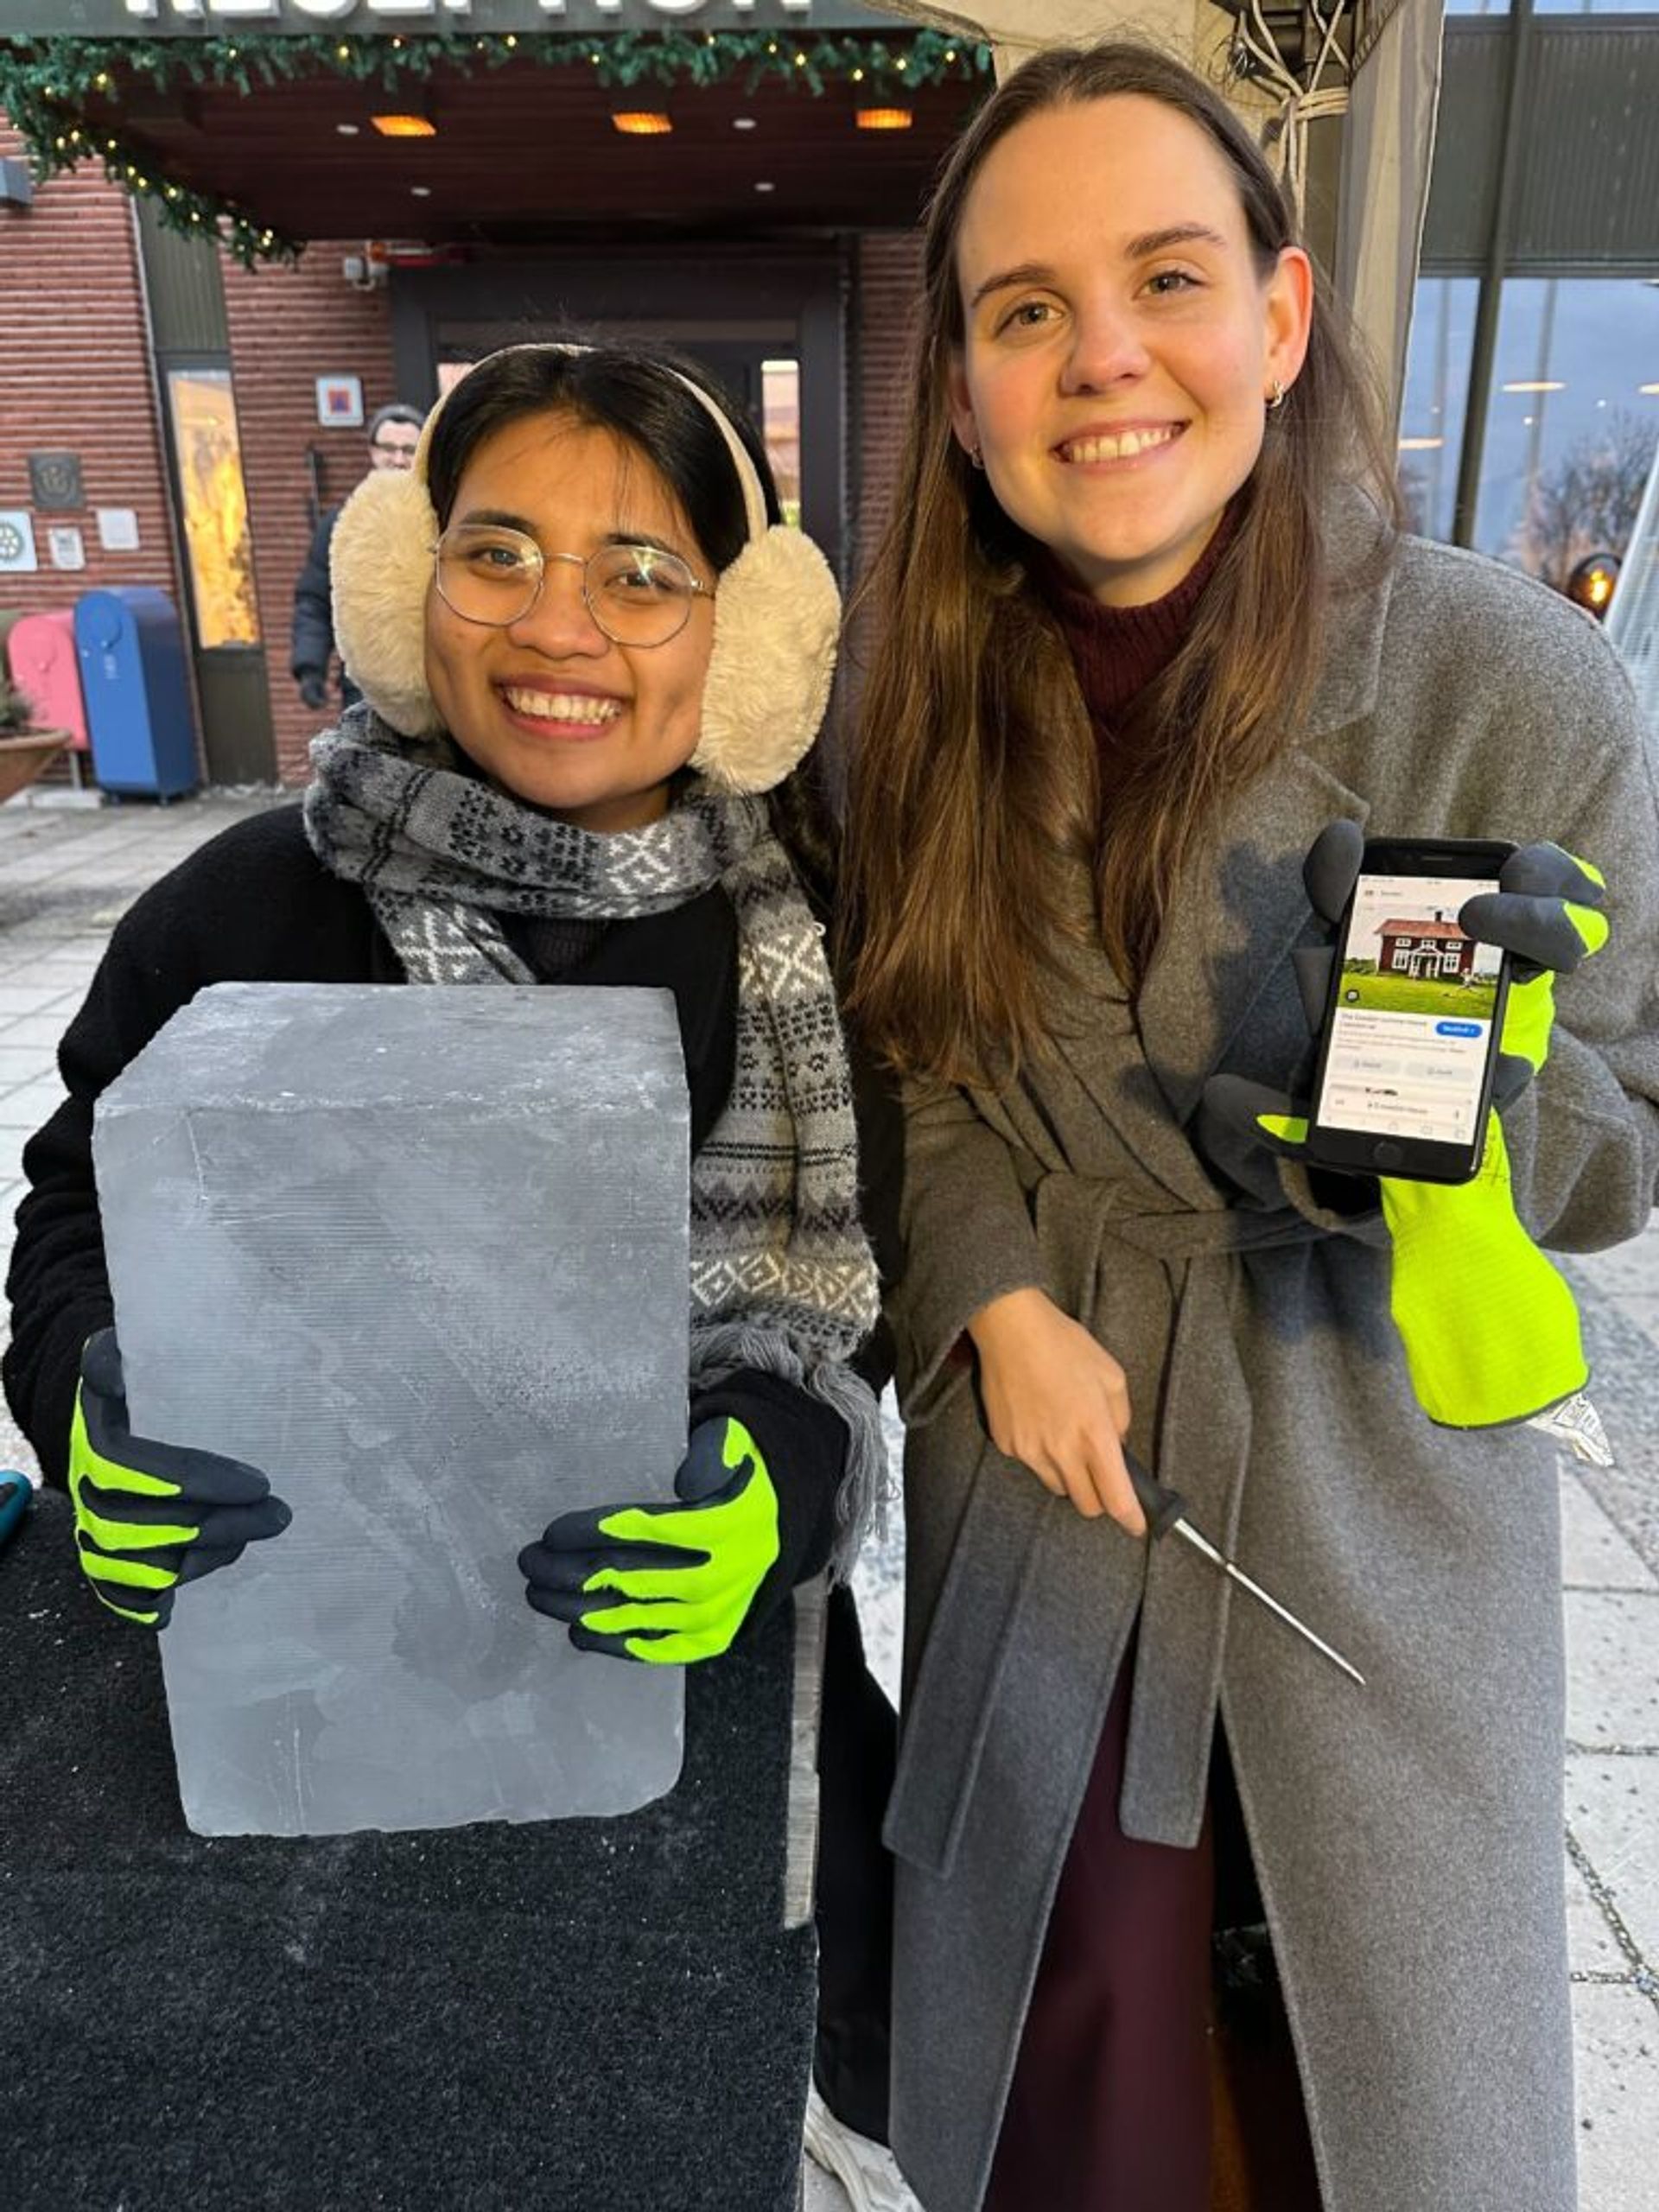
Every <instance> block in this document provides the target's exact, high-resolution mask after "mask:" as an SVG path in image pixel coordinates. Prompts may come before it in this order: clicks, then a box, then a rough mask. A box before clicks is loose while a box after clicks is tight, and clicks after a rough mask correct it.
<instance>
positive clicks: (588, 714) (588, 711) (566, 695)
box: [502, 686, 622, 722]
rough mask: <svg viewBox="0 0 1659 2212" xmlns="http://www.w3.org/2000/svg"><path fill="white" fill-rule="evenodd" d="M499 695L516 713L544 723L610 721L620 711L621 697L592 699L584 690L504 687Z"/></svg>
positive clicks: (613, 719)
mask: <svg viewBox="0 0 1659 2212" xmlns="http://www.w3.org/2000/svg"><path fill="white" fill-rule="evenodd" d="M502 696H504V697H505V700H506V702H507V704H508V705H509V706H510V707H511V708H512V710H513V712H514V713H515V714H519V715H535V716H536V718H537V721H544V722H613V721H615V720H616V718H617V716H618V715H620V713H621V711H622V702H621V701H620V699H595V698H594V696H593V695H592V693H591V692H585V691H518V690H512V689H510V688H508V687H505V686H504V687H503V692H502Z"/></svg>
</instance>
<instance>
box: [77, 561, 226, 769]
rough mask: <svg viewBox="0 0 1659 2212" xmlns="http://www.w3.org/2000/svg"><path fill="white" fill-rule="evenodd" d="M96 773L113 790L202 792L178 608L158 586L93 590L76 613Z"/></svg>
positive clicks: (93, 764)
mask: <svg viewBox="0 0 1659 2212" xmlns="http://www.w3.org/2000/svg"><path fill="white" fill-rule="evenodd" d="M75 651H76V653H77V655H78V656H79V660H80V684H81V690H82V691H83V692H84V693H85V695H86V724H87V728H88V731H89V733H90V734H91V737H92V769H93V772H94V773H95V775H96V776H97V778H98V780H99V784H100V785H102V786H103V788H104V789H105V791H116V792H122V791H143V792H144V793H145V794H146V795H147V796H149V797H150V798H176V797H177V796H178V794H179V793H180V792H181V791H194V789H195V787H196V785H197V783H198V782H199V781H200V778H199V777H198V775H197V773H196V728H195V722H194V719H193V718H192V715H191V712H190V686H189V683H188V680H187V678H186V675H185V667H184V632H183V630H182V628H181V626H180V623H179V617H178V611H177V609H176V608H175V607H174V604H173V602H172V601H171V600H170V599H169V598H168V595H167V594H166V593H165V592H164V591H157V590H156V588H155V586H154V585H153V584H123V585H120V586H118V588H116V589H114V590H112V591H89V592H87V593H86V594H85V595H84V596H83V598H82V599H81V601H80V603H79V606H78V607H76V608H75Z"/></svg>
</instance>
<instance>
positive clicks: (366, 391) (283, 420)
mask: <svg viewBox="0 0 1659 2212" xmlns="http://www.w3.org/2000/svg"><path fill="white" fill-rule="evenodd" d="M362 250H363V242H362V240H361V238H354V239H348V240H346V241H343V242H339V243H335V242H331V241H328V240H326V239H318V240H316V241H315V243H314V244H312V245H308V247H307V248H306V250H305V252H304V254H303V255H302V257H301V259H300V263H299V265H298V267H297V268H294V269H289V268H287V267H267V268H261V269H257V270H252V271H249V270H242V269H238V268H237V267H236V266H235V265H234V264H232V263H229V262H227V263H226V264H225V307H226V319H227V321H228V323H229V327H230V337H231V363H232V374H233V378H234V382H235V387H236V410H237V422H238V428H239V429H240V432H241V437H242V469H243V474H244V476H245V480H246V482H247V488H248V513H249V518H250V522H251V529H252V534H253V550H254V584H255V589H256V591H257V594H258V601H259V628H260V634H261V636H262V637H263V639H264V646H265V665H266V675H267V680H268V683H269V688H270V701H271V720H272V723H273V726H274V728H275V730H276V735H277V773H278V775H279V776H280V778H281V779H282V780H283V782H284V783H290V784H302V783H303V782H304V781H305V779H306V778H307V776H308V773H309V770H308V765H307V761H306V745H307V742H308V740H309V739H310V738H311V737H312V736H313V735H315V732H316V731H317V730H318V729H319V728H321V727H322V726H323V724H324V723H325V722H326V721H327V720H328V719H329V717H327V715H318V714H315V713H313V712H312V711H311V710H310V709H308V708H306V707H303V706H302V705H301V703H300V696H299V693H298V691H297V690H296V689H295V686H294V683H293V679H292V678H291V677H289V672H288V655H289V626H290V623H291V621H292V618H293V610H294V582H295V578H296V576H297V575H299V572H300V569H301V565H302V563H303V562H304V559H305V556H306V550H307V548H308V546H309V544H310V542H311V520H310V512H309V507H308V499H309V491H310V477H309V473H308V468H307V466H306V452H307V448H310V447H315V448H316V449H317V451H318V452H319V454H321V461H322V478H323V496H324V499H325V500H326V501H327V502H329V503H333V502H334V501H337V500H340V499H344V498H345V497H346V493H348V492H349V491H350V490H351V489H352V487H353V485H354V484H356V483H357V481H358V480H359V477H361V476H362V474H363V473H364V471H365V468H366V467H367V465H368V451H367V445H366V441H365V432H364V431H362V430H344V429H334V428H332V427H330V428H327V429H325V428H324V427H323V426H322V425H321V423H319V422H318V421H317V406H316V379H317V378H319V377H320V376H356V377H360V378H362V380H363V412H364V416H365V420H366V419H367V417H368V416H371V415H372V414H373V412H374V410H375V409H376V408H377V407H384V406H385V404H387V402H388V401H390V400H393V399H398V398H402V397H404V396H405V395H404V394H403V393H400V392H398V391H394V390H393V388H392V380H391V378H392V367H391V312H390V308H389V306H388V301H387V294H386V293H385V291H378V292H359V291H354V290H353V289H352V288H351V286H350V285H348V284H347V283H346V281H345V279H344V278H343V277H341V275H340V261H341V259H342V257H344V256H345V255H346V254H347V253H361V251H362ZM393 281H394V282H396V279H395V277H394V279H393ZM408 397H410V398H412V399H413V400H414V401H415V403H416V404H417V405H419V404H423V402H424V401H425V400H426V399H427V397H429V395H428V394H426V393H423V392H414V393H410V394H409V395H408Z"/></svg>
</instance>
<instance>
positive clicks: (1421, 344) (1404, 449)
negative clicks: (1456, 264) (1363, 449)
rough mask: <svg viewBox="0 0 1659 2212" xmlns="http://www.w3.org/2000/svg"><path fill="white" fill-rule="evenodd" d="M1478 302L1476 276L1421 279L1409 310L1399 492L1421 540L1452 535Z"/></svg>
mask: <svg viewBox="0 0 1659 2212" xmlns="http://www.w3.org/2000/svg"><path fill="white" fill-rule="evenodd" d="M1479 296H1480V283H1479V280H1478V278H1477V277H1422V278H1421V280H1420V281H1419V283H1418V286H1417V296H1416V299H1415V301H1414V304H1413V308H1412V322H1411V358H1410V359H1409V360H1408V362H1407V364H1406V394H1405V404H1404V405H1403V406H1402V409H1401V410H1400V493H1401V497H1402V499H1404V501H1405V505H1406V515H1407V518H1408V525H1409V527H1410V528H1411V529H1413V530H1414V531H1418V532H1420V533H1421V536H1423V537H1451V535H1452V508H1453V506H1454V505H1456V503H1457V495H1458V456H1459V453H1460V452H1461V451H1462V448H1463V417H1464V411H1465V403H1466V401H1467V399H1468V397H1469V357H1470V355H1471V353H1472V352H1473V350H1474V342H1475V308H1476V306H1477V304H1478V300H1479Z"/></svg>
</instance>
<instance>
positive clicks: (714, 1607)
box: [518, 1414, 779, 1666]
mask: <svg viewBox="0 0 1659 2212" xmlns="http://www.w3.org/2000/svg"><path fill="white" fill-rule="evenodd" d="M674 1489H675V1492H676V1495H677V1497H679V1499H680V1500H681V1503H679V1504H677V1505H622V1506H601V1507H598V1508H597V1509H594V1510H588V1511H583V1512H579V1513H564V1514H561V1515H560V1516H559V1518H558V1519H557V1520H556V1521H554V1522H551V1523H550V1525H549V1527H548V1529H546V1531H545V1533H544V1534H543V1537H542V1540H541V1541H540V1543H538V1544H530V1545H527V1546H526V1547H525V1548H524V1550H523V1551H522V1552H521V1553H520V1554H518V1568H519V1572H520V1573H522V1574H523V1576H524V1580H525V1582H526V1583H527V1585H528V1588H527V1590H526V1592H525V1595H526V1596H527V1597H528V1599H529V1600H530V1603H531V1605H533V1606H534V1607H535V1608H536V1610H537V1612H541V1613H548V1614H550V1615H551V1616H552V1618H554V1619H555V1620H560V1621H565V1622H567V1623H569V1628H570V1641H571V1642H572V1643H574V1644H575V1646H576V1648H577V1649H578V1650H580V1651H604V1652H609V1653H611V1654H612V1655H613V1656H616V1657H619V1658H628V1659H643V1660H646V1661H649V1662H654V1663H656V1664H658V1665H666V1666H684V1665H687V1664H688V1663H690V1662H693V1661H695V1660H698V1659H711V1658H713V1657H715V1656H716V1655H717V1654H718V1653H720V1652H722V1651H724V1650H725V1649H727V1647H728V1645H729V1644H730V1643H731V1641H732V1639H733V1637H734V1636H735V1635H736V1634H737V1632H738V1630H739V1629H741V1627H742V1625H743V1624H744V1621H745V1620H746V1619H747V1617H748V1612H749V1608H750V1606H751V1605H752V1604H753V1600H754V1597H755V1593H756V1592H757V1591H758V1590H759V1589H760V1586H761V1584H762V1583H763V1582H764V1581H765V1580H766V1574H767V1571H768V1569H769V1568H770V1567H772V1562H773V1561H774V1560H776V1559H777V1557H778V1555H779V1510H778V1493H777V1491H776V1490H775V1489H774V1488H773V1485H772V1477H771V1474H770V1473H769V1471H767V1467H766V1461H765V1459H763V1458H762V1457H761V1453H760V1446H759V1445H758V1444H756V1442H755V1440H754V1439H753V1436H752V1435H751V1434H750V1433H749V1431H748V1430H747V1428H746V1427H744V1425H743V1423H742V1422H741V1421H739V1420H738V1419H737V1418H736V1417H735V1415H734V1414H716V1415H715V1418H714V1419H712V1420H710V1421H701V1422H699V1423H698V1425H697V1427H696V1428H694V1429H693V1430H692V1432H691V1443H690V1449H689V1450H688V1452H687V1453H686V1456H685V1459H684V1460H683V1463H682V1465H681V1467H680V1470H679V1472H678V1473H677V1475H676V1476H675V1478H674Z"/></svg>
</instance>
